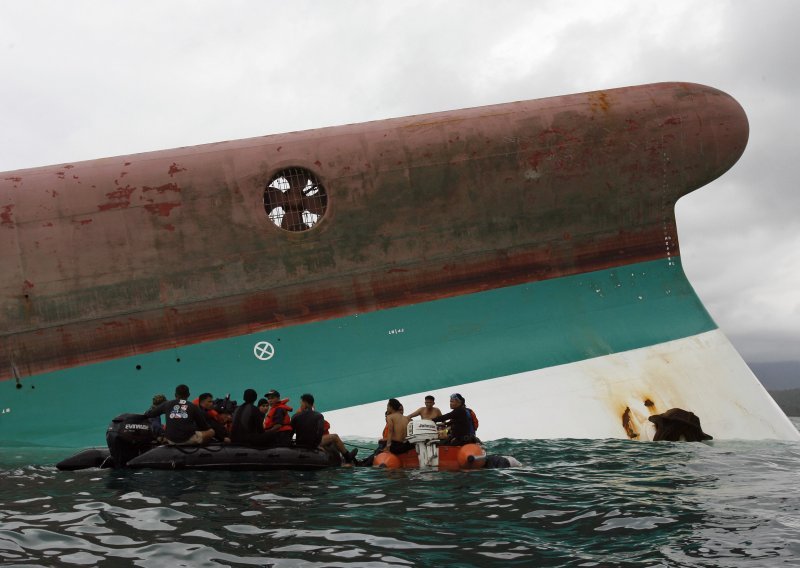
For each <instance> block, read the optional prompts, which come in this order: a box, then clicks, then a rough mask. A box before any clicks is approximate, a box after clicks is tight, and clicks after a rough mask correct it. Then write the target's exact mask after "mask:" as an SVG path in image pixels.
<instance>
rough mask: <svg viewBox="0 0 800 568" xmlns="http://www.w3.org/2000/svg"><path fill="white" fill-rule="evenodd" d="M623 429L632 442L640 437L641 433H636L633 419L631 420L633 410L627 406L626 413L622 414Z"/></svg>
mask: <svg viewBox="0 0 800 568" xmlns="http://www.w3.org/2000/svg"><path fill="white" fill-rule="evenodd" d="M622 427H623V428H624V429H625V434H627V435H628V438H630V439H631V440H633V439H634V438H638V437H639V433H638V432H637V431H636V428H635V427H634V424H633V419H632V418H631V409H630V407H627V406H626V407H625V412H623V413H622Z"/></svg>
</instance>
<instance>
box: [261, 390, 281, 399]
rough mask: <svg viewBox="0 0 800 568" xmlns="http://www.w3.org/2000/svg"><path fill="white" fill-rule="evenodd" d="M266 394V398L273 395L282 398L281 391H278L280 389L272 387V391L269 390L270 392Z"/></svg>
mask: <svg viewBox="0 0 800 568" xmlns="http://www.w3.org/2000/svg"><path fill="white" fill-rule="evenodd" d="M264 396H265V397H266V398H270V397H272V396H276V397H278V398H280V397H281V393H279V392H278V391H276V390H275V389H272V390H271V391H269V392H268V393H267V394H265V395H264Z"/></svg>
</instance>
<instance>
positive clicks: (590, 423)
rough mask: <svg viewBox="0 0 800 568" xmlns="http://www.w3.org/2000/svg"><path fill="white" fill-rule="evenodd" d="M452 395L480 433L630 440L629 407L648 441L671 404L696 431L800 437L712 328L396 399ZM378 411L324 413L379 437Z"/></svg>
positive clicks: (376, 407) (408, 405) (342, 427)
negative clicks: (691, 417) (693, 417)
mask: <svg viewBox="0 0 800 568" xmlns="http://www.w3.org/2000/svg"><path fill="white" fill-rule="evenodd" d="M453 392H459V393H461V394H462V395H463V396H464V397H465V398H466V399H467V406H468V407H470V408H472V409H474V410H475V413H476V414H477V416H478V418H479V419H480V429H479V431H478V435H479V437H480V438H481V439H483V440H496V439H499V438H519V439H538V438H628V437H629V436H628V435H627V432H626V429H625V427H624V426H623V414H624V413H625V411H626V409H628V408H629V409H630V412H629V416H630V419H631V420H630V427H631V428H632V429H633V430H634V431H635V432H636V433H638V434H639V436H638V438H636V439H639V440H648V439H650V438H651V437H652V433H653V430H652V428H653V427H652V424H651V423H650V422H649V421H648V420H647V418H648V416H650V415H651V414H658V413H661V412H664V411H665V410H667V409H669V408H673V407H679V408H683V409H686V410H690V411H692V412H694V413H695V414H697V415H698V416H699V417H700V420H701V422H702V426H703V430H704V431H705V432H707V433H708V434H711V435H712V436H714V439H716V440H723V439H780V440H800V433H798V431H797V429H796V428H795V427H794V426H793V425H792V423H791V422H790V421H789V419H788V418H787V417H786V415H785V414H784V413H783V412H782V411H781V409H780V408H779V407H778V405H777V404H776V403H775V401H774V400H773V399H772V397H770V396H769V394H768V393H767V391H766V390H765V389H764V387H763V386H761V383H760V382H759V381H758V379H756V377H755V375H753V373H752V371H751V370H750V368H749V367H748V366H747V364H746V363H745V362H744V360H742V358H741V356H740V355H739V353H738V352H737V351H736V350H735V349H734V347H733V345H731V343H730V342H729V341H728V339H727V338H726V337H725V335H724V334H723V333H722V332H721V331H720V330H714V331H709V332H706V333H702V334H699V335H695V336H692V337H687V338H684V339H679V340H675V341H669V342H666V343H661V344H658V345H654V346H650V347H644V348H641V349H634V350H631V351H626V352H622V353H615V354H613V355H606V356H602V357H596V358H593V359H587V360H584V361H580V362H577V363H570V364H567V365H560V366H557V367H549V368H546V369H539V370H536V371H529V372H525V373H518V374H515V375H510V376H506V377H498V378H495V379H490V380H485V381H479V382H473V383H468V384H463V385H454V386H452V387H449V388H447V389H446V390H438V391H433V392H431V393H428V392H421V393H416V394H413V395H409V396H403V397H398V398H399V400H400V402H402V403H403V406H404V409H405V412H406V413H407V414H408V413H410V412H411V411H412V410H415V409H416V408H418V407H420V406H422V404H423V398H424V396H425V395H426V394H433V395H434V396H435V397H436V401H437V406H438V407H439V408H441V410H442V412H448V411H449V404H448V400H449V395H450V394H451V393H453ZM645 401H651V402H652V403H653V404H652V405H650V406H648V405H646V404H645ZM385 409H386V401H379V402H375V403H370V404H365V405H360V406H355V407H351V408H347V409H342V410H337V411H332V412H326V413H325V417H326V419H327V420H328V421H329V422H330V423H331V428H332V431H334V432H337V433H339V434H340V435H342V436H346V437H359V438H378V437H379V435H380V433H381V430H382V429H383V419H382V417H383V413H384V411H385Z"/></svg>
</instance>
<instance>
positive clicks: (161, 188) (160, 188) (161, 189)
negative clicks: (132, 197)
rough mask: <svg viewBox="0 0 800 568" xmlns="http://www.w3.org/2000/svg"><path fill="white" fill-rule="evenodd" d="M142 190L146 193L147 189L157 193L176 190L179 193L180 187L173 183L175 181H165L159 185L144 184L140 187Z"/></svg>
mask: <svg viewBox="0 0 800 568" xmlns="http://www.w3.org/2000/svg"><path fill="white" fill-rule="evenodd" d="M142 191H143V192H145V193H147V192H149V191H156V192H158V193H165V192H167V191H176V192H178V193H180V191H181V188H180V187H178V185H177V184H175V183H165V184H164V185H159V186H158V187H149V186H144V187H143V188H142Z"/></svg>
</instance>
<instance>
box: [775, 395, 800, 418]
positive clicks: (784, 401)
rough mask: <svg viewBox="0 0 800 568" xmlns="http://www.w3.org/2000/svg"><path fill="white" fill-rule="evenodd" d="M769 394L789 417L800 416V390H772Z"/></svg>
mask: <svg viewBox="0 0 800 568" xmlns="http://www.w3.org/2000/svg"><path fill="white" fill-rule="evenodd" d="M768 392H769V394H770V396H771V397H772V398H773V399H775V402H777V403H778V406H780V407H781V410H783V411H784V412H785V413H786V415H787V416H800V389H787V390H771V391H768Z"/></svg>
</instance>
